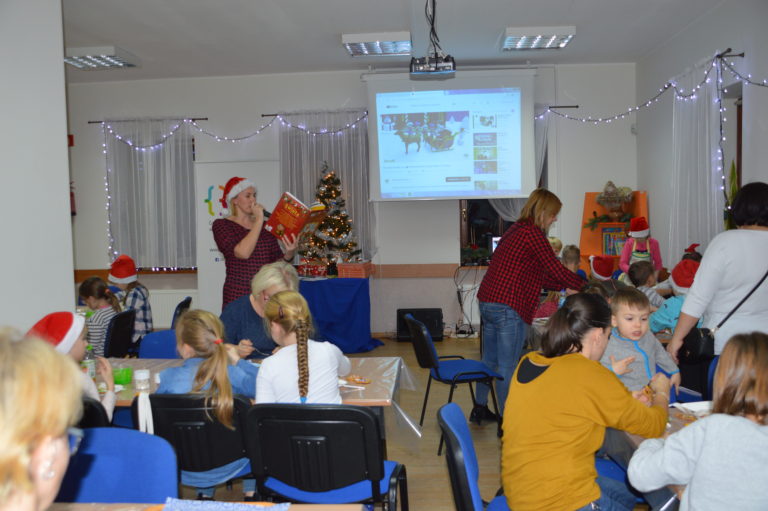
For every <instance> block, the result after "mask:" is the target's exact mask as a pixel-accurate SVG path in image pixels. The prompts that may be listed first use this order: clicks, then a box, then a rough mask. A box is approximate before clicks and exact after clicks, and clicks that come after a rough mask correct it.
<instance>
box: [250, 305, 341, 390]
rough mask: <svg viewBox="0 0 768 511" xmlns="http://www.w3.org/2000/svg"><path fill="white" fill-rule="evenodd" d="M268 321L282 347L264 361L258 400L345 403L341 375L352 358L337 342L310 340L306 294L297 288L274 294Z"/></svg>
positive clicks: (266, 313) (266, 312)
mask: <svg viewBox="0 0 768 511" xmlns="http://www.w3.org/2000/svg"><path fill="white" fill-rule="evenodd" d="M264 321H265V322H266V323H267V324H268V325H269V329H270V333H271V335H272V339H273V340H274V341H275V342H276V343H277V345H278V346H279V347H280V348H279V350H277V352H275V353H274V354H273V355H271V356H269V357H267V358H265V359H264V360H263V361H262V363H261V368H260V369H259V374H258V376H257V378H256V402H257V403H324V404H341V394H340V393H339V377H340V376H344V375H346V374H347V373H349V370H350V363H349V359H348V358H347V357H345V356H344V355H343V354H342V353H341V350H340V349H339V348H338V347H336V345H334V344H331V343H330V342H316V341H313V340H312V339H309V334H310V332H311V330H312V316H311V315H310V313H309V306H308V305H307V301H306V300H305V299H304V297H302V296H301V295H300V294H299V293H297V292H296V291H282V292H280V293H277V294H274V295H272V297H271V298H270V299H269V301H268V302H267V304H266V305H265V306H264Z"/></svg>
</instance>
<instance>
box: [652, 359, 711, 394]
mask: <svg viewBox="0 0 768 511" xmlns="http://www.w3.org/2000/svg"><path fill="white" fill-rule="evenodd" d="M656 372H657V373H664V374H665V375H666V376H667V378H669V377H670V376H671V375H670V374H669V373H668V372H667V371H665V370H664V369H663V368H662V367H661V366H660V365H658V364H656ZM701 398H702V396H701V394H699V393H698V392H696V391H695V390H691V389H687V388H685V387H682V386H681V387H680V389H679V390H678V391H677V392H670V394H669V404H672V403H677V402H680V403H693V402H695V401H701Z"/></svg>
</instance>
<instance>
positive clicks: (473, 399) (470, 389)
mask: <svg viewBox="0 0 768 511" xmlns="http://www.w3.org/2000/svg"><path fill="white" fill-rule="evenodd" d="M469 395H470V396H472V407H473V408H474V407H475V406H477V400H476V399H475V389H473V388H472V382H469Z"/></svg>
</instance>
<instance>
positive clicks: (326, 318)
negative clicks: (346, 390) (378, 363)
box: [299, 278, 383, 353]
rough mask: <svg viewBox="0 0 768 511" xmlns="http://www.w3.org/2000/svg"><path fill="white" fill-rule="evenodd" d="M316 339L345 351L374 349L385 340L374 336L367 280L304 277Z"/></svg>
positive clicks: (301, 287)
mask: <svg viewBox="0 0 768 511" xmlns="http://www.w3.org/2000/svg"><path fill="white" fill-rule="evenodd" d="M299 292H300V293H301V294H302V296H304V298H306V299H307V303H308V304H309V310H310V312H312V319H313V321H314V323H315V329H316V330H317V332H318V333H319V334H320V335H319V336H318V338H317V340H328V341H331V342H332V343H333V344H335V345H336V346H338V347H339V349H341V351H343V352H344V353H362V352H365V351H371V350H372V349H374V348H375V347H376V346H381V345H382V344H383V343H382V342H381V341H379V340H378V339H374V338H372V337H371V297H370V294H369V289H368V279H338V278H336V279H302V280H301V281H300V282H299Z"/></svg>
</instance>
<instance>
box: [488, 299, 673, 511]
mask: <svg viewBox="0 0 768 511" xmlns="http://www.w3.org/2000/svg"><path fill="white" fill-rule="evenodd" d="M610 331H611V309H610V308H609V307H608V304H607V303H606V302H605V300H604V299H603V298H602V297H600V296H597V295H591V294H583V293H580V294H576V295H573V296H569V297H568V298H567V299H566V300H565V303H564V304H563V306H562V307H561V308H560V309H558V311H557V312H556V313H555V314H554V315H553V316H552V317H551V319H550V320H549V324H548V327H547V331H546V333H545V334H544V336H543V338H542V350H541V352H533V353H529V354H527V355H526V356H525V357H523V359H522V360H521V361H520V365H519V366H518V367H517V370H516V371H515V374H514V375H513V376H512V382H511V385H510V388H509V398H508V400H507V404H508V405H509V406H508V407H507V409H506V411H505V412H504V437H503V439H502V450H501V482H502V485H503V487H504V494H505V495H506V497H507V503H508V504H509V507H510V509H514V510H515V511H533V510H541V511H544V510H547V511H549V510H555V509H557V510H569V511H573V510H577V511H581V510H582V509H583V510H587V509H602V510H617V509H618V510H624V509H626V510H631V509H632V508H633V507H634V502H635V497H634V495H633V494H632V493H630V492H629V490H628V489H627V487H626V486H625V485H624V484H623V483H621V482H618V481H615V480H612V479H608V478H604V477H602V476H598V475H597V472H596V470H595V453H596V452H597V450H598V449H599V448H600V446H601V445H602V444H603V439H604V436H605V430H606V428H609V427H610V428H615V429H620V430H623V431H627V432H629V433H634V434H637V435H642V436H644V437H658V436H661V434H662V433H664V429H665V427H666V423H667V406H668V403H669V380H668V379H667V377H666V376H664V375H663V374H662V373H657V374H656V375H655V376H654V378H653V380H652V381H651V383H650V386H651V388H652V390H653V391H654V394H653V397H652V398H651V406H650V407H648V406H646V405H645V404H644V403H642V402H641V401H640V395H641V393H642V391H639V392H637V393H630V392H629V391H628V390H627V389H626V388H625V387H624V385H623V384H622V383H621V381H620V380H619V379H618V378H617V377H616V375H615V374H613V373H612V372H611V371H610V370H609V369H606V368H605V367H603V366H601V365H600V362H599V361H600V357H601V356H602V355H603V352H604V351H605V347H606V345H607V344H608V337H609V334H610Z"/></svg>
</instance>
